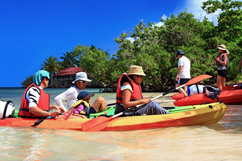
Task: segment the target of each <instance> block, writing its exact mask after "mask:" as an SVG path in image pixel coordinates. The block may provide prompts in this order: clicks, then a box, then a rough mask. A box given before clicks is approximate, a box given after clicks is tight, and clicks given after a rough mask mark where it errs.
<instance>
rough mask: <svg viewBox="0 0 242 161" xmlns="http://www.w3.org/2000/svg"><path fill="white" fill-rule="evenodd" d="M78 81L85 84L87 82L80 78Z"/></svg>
mask: <svg viewBox="0 0 242 161" xmlns="http://www.w3.org/2000/svg"><path fill="white" fill-rule="evenodd" d="M79 82H80V83H84V84H87V83H88V82H86V81H82V80H80V81H79Z"/></svg>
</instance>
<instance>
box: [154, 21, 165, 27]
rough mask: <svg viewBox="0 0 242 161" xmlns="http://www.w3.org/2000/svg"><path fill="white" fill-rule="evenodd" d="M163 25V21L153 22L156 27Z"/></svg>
mask: <svg viewBox="0 0 242 161" xmlns="http://www.w3.org/2000/svg"><path fill="white" fill-rule="evenodd" d="M163 25H164V22H157V23H155V26H158V27H161V26H163Z"/></svg>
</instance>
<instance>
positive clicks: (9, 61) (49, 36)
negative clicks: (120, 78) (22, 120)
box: [0, 0, 216, 87]
mask: <svg viewBox="0 0 242 161" xmlns="http://www.w3.org/2000/svg"><path fill="white" fill-rule="evenodd" d="M194 1H195V0H41V1H40V0H38V1H37V0H0V15H1V16H0V24H1V25H0V52H1V68H0V73H1V79H0V87H21V82H23V81H24V80H25V78H26V77H28V76H30V75H32V74H34V73H35V72H36V71H37V70H39V69H40V68H41V64H43V61H44V60H45V58H47V57H49V56H51V55H53V56H55V57H57V58H60V57H61V56H63V53H65V52H66V51H69V52H70V51H72V50H73V48H74V47H76V46H77V45H78V44H81V45H85V46H91V45H92V44H93V45H94V46H96V47H98V48H101V49H102V50H104V51H108V52H109V53H110V54H114V53H115V52H116V51H117V50H118V44H117V43H116V42H115V38H117V37H119V36H120V35H121V33H122V32H130V31H133V30H134V28H135V26H136V25H138V24H139V22H140V21H141V20H143V22H144V23H146V24H148V23H149V22H154V23H156V24H161V22H160V19H161V17H162V16H166V17H170V15H171V14H175V15H177V14H178V13H179V12H181V11H185V8H187V11H188V12H191V13H193V14H194V15H195V16H196V18H198V19H200V20H202V19H203V17H204V16H205V12H203V10H202V9H201V8H200V6H201V4H202V1H203V0H196V1H195V2H194ZM208 17H209V18H210V20H211V21H215V20H216V15H209V16H208Z"/></svg>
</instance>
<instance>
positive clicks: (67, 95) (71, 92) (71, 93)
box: [54, 72, 107, 112]
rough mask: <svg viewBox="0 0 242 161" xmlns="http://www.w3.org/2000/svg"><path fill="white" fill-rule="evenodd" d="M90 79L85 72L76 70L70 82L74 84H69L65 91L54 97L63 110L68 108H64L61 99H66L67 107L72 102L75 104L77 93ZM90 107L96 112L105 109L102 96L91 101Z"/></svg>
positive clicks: (83, 88)
mask: <svg viewBox="0 0 242 161" xmlns="http://www.w3.org/2000/svg"><path fill="white" fill-rule="evenodd" d="M91 81H92V80H90V79H88V78H87V74H86V73H85V72H78V73H77V74H76V79H75V80H74V81H73V82H72V83H73V84H74V86H71V87H70V88H69V89H67V90H66V91H65V92H63V93H61V94H59V95H58V96H56V97H55V98H54V100H55V102H56V104H57V105H58V106H60V107H62V108H63V109H65V111H67V110H68V109H66V108H65V106H64V105H63V101H67V103H68V107H71V106H72V105H73V104H75V103H76V102H77V101H78V99H77V96H78V94H79V93H80V92H81V91H82V90H85V89H86V85H87V83H88V82H91ZM92 107H93V109H94V110H95V111H96V112H98V111H105V110H107V107H106V101H105V99H104V98H103V97H98V98H97V99H96V100H95V101H94V102H93V104H92ZM93 112H94V111H93Z"/></svg>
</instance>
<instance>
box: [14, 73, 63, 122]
mask: <svg viewBox="0 0 242 161" xmlns="http://www.w3.org/2000/svg"><path fill="white" fill-rule="evenodd" d="M49 79H50V76H49V72H47V71H45V70H39V71H38V72H36V73H35V74H34V76H33V83H32V84H31V85H29V86H28V87H27V88H26V89H25V92H24V94H23V97H22V102H21V105H20V108H19V113H18V115H19V116H20V117H26V118H41V117H48V116H51V117H55V116H58V115H59V114H61V113H62V112H64V110H63V109H62V108H61V107H59V106H57V105H49V94H47V93H45V92H44V88H46V87H48V84H49ZM52 110H53V111H52ZM49 111H52V112H49Z"/></svg>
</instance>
